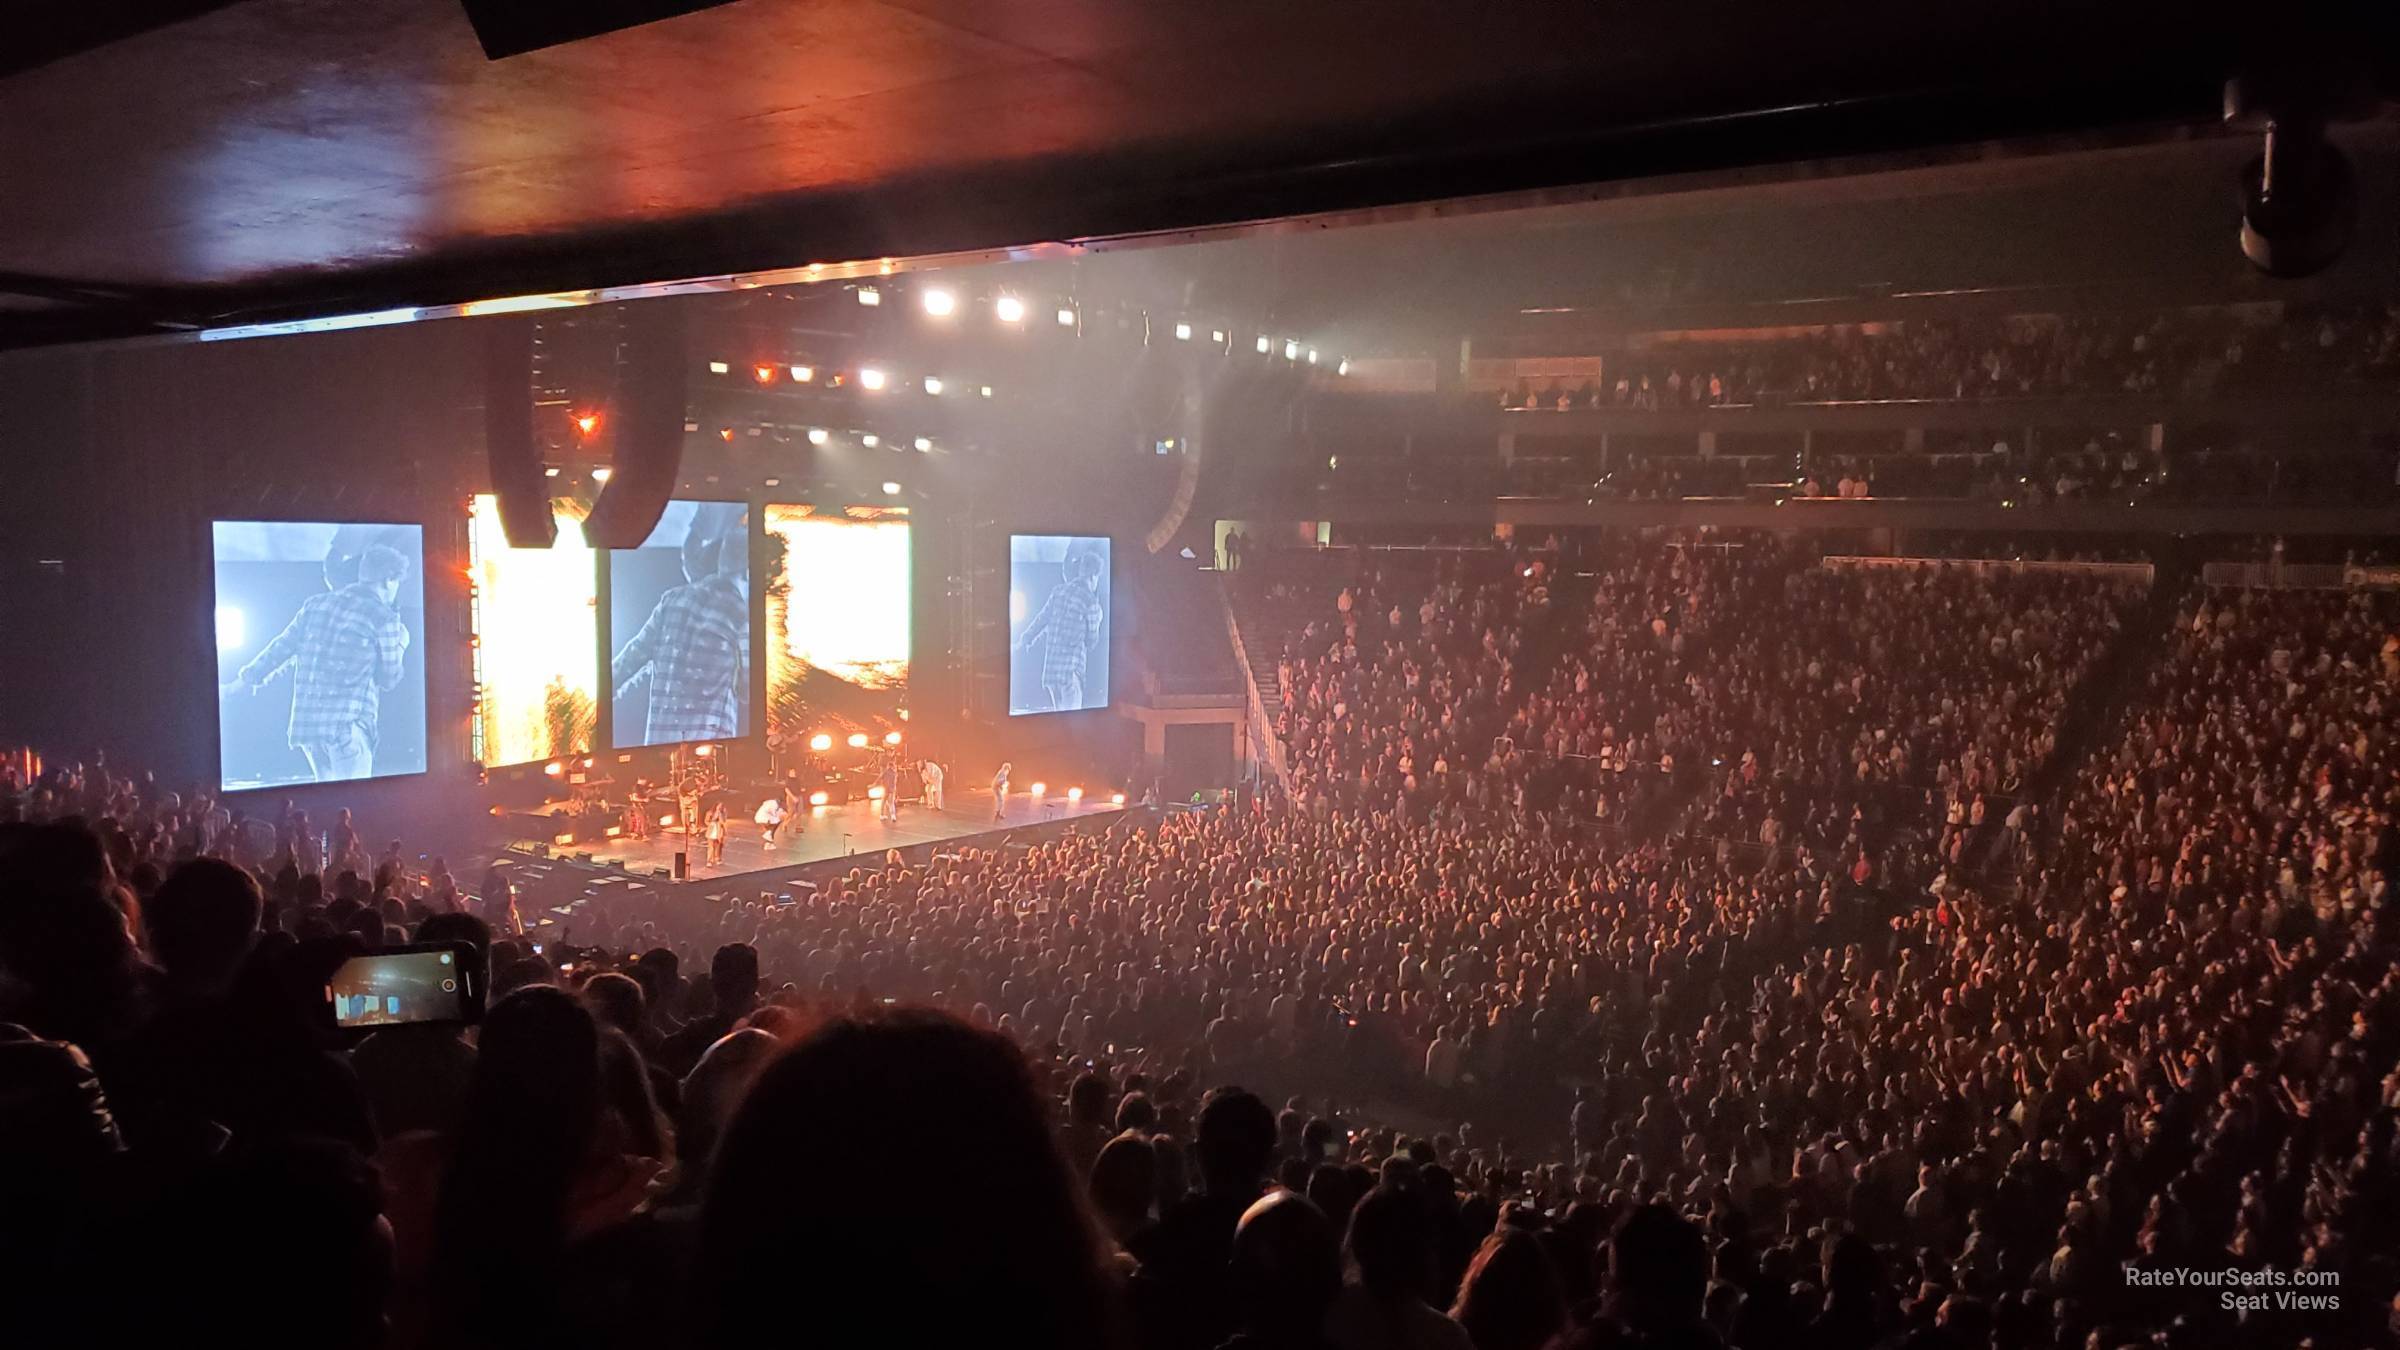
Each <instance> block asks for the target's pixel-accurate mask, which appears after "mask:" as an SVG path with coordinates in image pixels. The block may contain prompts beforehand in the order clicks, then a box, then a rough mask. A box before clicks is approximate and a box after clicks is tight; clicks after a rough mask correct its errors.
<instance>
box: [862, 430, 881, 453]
mask: <svg viewBox="0 0 2400 1350" xmlns="http://www.w3.org/2000/svg"><path fill="white" fill-rule="evenodd" d="M858 443H859V444H860V445H863V446H865V447H867V448H868V449H869V450H872V449H874V448H875V447H876V446H879V445H881V444H883V438H882V437H881V436H878V435H876V434H875V433H874V432H872V431H870V432H868V433H867V434H866V435H864V436H861V437H859V438H858Z"/></svg>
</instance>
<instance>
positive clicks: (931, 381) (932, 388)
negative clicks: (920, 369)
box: [925, 375, 942, 394]
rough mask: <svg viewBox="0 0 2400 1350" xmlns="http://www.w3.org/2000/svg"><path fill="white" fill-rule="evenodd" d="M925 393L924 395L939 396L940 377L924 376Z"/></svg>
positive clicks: (940, 387) (940, 388) (940, 390)
mask: <svg viewBox="0 0 2400 1350" xmlns="http://www.w3.org/2000/svg"><path fill="white" fill-rule="evenodd" d="M925 392H926V393H928V394H939V393H941V392H942V377H941V376H939V375H928V376H926V377H925Z"/></svg>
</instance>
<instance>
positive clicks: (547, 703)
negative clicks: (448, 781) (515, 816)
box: [467, 496, 600, 768]
mask: <svg viewBox="0 0 2400 1350" xmlns="http://www.w3.org/2000/svg"><path fill="white" fill-rule="evenodd" d="M554 509H555V510H556V512H557V517H558V542H557V543H556V544H555V545H553V546H551V547H549V548H510V547H509V546H508V536H507V534H506V533H505V532H504V531H503V530H502V529H501V526H500V511H499V504H498V503H497V502H496V501H495V500H494V499H493V498H491V497H489V496H482V497H477V498H476V499H475V508H474V519H473V523H472V526H471V528H470V529H469V530H468V532H467V543H468V549H469V554H470V557H469V568H470V570H471V572H472V574H473V577H474V581H475V606H474V643H475V698H476V716H475V724H474V725H475V746H474V753H475V759H476V762H477V763H479V764H482V765H484V766H485V767H487V768H500V767H503V766H506V765H511V764H528V763H531V762H533V761H535V760H543V759H555V758H558V757H561V756H565V755H581V754H589V753H590V752H591V749H592V736H593V731H594V728H595V727H596V726H597V725H598V723H599V717H600V692H599V691H600V620H599V610H598V603H597V602H598V592H599V569H598V567H597V565H596V563H595V561H594V559H593V556H592V549H591V546H590V545H589V544H587V543H585V542H584V537H583V516H582V508H581V506H579V505H578V504H575V503H570V502H563V501H562V502H559V503H556V504H555V508H554Z"/></svg>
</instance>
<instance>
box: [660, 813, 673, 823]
mask: <svg viewBox="0 0 2400 1350" xmlns="http://www.w3.org/2000/svg"><path fill="white" fill-rule="evenodd" d="M658 823H659V824H661V825H672V824H674V823H675V813H674V812H672V811H669V812H668V813H667V814H665V815H663V816H660V817H659V818H658Z"/></svg>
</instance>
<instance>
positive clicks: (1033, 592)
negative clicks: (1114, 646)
mask: <svg viewBox="0 0 2400 1350" xmlns="http://www.w3.org/2000/svg"><path fill="white" fill-rule="evenodd" d="M1109 592H1110V576H1109V567H1108V540H1107V539H1106V538H1104V537H1098V536H1091V535H1077V534H1014V535H1010V536H1009V539H1008V715H1009V716H1011V717H1019V716H1023V715H1025V714H1027V713H1047V712H1080V711H1083V710H1086V709H1091V708H1105V707H1107V706H1108V633H1109V608H1108V607H1109V600H1110V594H1109Z"/></svg>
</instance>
